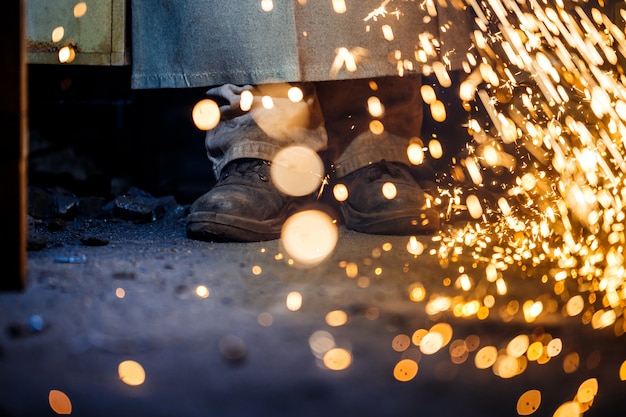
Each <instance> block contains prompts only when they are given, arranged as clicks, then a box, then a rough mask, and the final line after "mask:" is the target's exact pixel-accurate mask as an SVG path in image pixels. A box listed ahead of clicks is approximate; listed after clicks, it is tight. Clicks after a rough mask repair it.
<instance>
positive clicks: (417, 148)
mask: <svg viewBox="0 0 626 417" xmlns="http://www.w3.org/2000/svg"><path fill="white" fill-rule="evenodd" d="M423 146H424V145H423V144H421V143H418V142H412V143H411V144H409V146H408V147H407V148H406V153H407V156H408V157H409V162H410V163H411V164H412V165H421V164H422V163H424V149H423Z"/></svg>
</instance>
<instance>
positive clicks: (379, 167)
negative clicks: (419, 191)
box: [367, 160, 404, 182]
mask: <svg viewBox="0 0 626 417" xmlns="http://www.w3.org/2000/svg"><path fill="white" fill-rule="evenodd" d="M384 175H388V176H390V177H391V178H403V177H404V172H403V171H402V169H401V168H400V167H398V166H397V165H395V164H393V163H390V162H387V161H385V160H382V161H380V162H377V163H375V164H372V165H370V166H368V168H367V179H368V181H369V182H373V181H376V180H378V179H380V178H382V177H383V176H384Z"/></svg>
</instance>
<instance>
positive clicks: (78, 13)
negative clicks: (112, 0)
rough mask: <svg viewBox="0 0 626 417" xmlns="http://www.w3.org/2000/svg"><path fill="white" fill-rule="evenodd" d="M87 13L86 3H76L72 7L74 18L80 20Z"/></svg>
mask: <svg viewBox="0 0 626 417" xmlns="http://www.w3.org/2000/svg"><path fill="white" fill-rule="evenodd" d="M86 13H87V3H85V2H84V1H81V2H78V3H76V5H75V6H74V17H75V18H77V19H80V18H81V17H83V16H84V15H85V14H86Z"/></svg>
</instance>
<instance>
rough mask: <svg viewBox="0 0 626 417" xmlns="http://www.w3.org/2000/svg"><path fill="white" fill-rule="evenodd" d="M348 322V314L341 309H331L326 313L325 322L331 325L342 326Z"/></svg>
mask: <svg viewBox="0 0 626 417" xmlns="http://www.w3.org/2000/svg"><path fill="white" fill-rule="evenodd" d="M347 322H348V314H347V313H346V312H345V311H343V310H333V311H329V312H328V313H327V314H326V324H328V325H329V326H331V327H339V326H343V325H344V324H346V323H347Z"/></svg>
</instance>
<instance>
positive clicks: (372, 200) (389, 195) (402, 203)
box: [338, 161, 439, 236]
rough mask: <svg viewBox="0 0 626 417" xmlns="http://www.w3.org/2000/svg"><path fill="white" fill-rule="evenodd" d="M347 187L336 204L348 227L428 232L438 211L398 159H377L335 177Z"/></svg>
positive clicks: (401, 232) (432, 229) (435, 223)
mask: <svg viewBox="0 0 626 417" xmlns="http://www.w3.org/2000/svg"><path fill="white" fill-rule="evenodd" d="M338 182H340V183H343V184H344V185H345V186H346V187H347V189H348V198H347V200H345V201H343V202H341V203H340V205H339V208H340V210H341V213H342V215H343V221H344V224H345V226H346V227H347V228H348V229H351V230H355V231H358V232H363V233H371V234H383V235H404V236H406V235H416V234H430V233H433V232H435V231H436V230H438V229H439V214H438V212H437V211H436V210H435V209H433V208H431V207H430V205H429V201H428V198H427V195H426V193H425V192H424V190H423V189H422V188H421V187H420V186H419V184H418V183H417V182H416V181H415V179H414V178H413V176H412V175H411V173H410V172H409V169H408V167H407V166H406V165H404V164H402V163H391V162H386V161H380V162H378V163H374V164H371V165H368V166H366V167H363V168H360V169H358V170H356V171H354V172H352V173H350V174H348V175H346V176H344V177H342V178H340V179H339V180H338Z"/></svg>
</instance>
